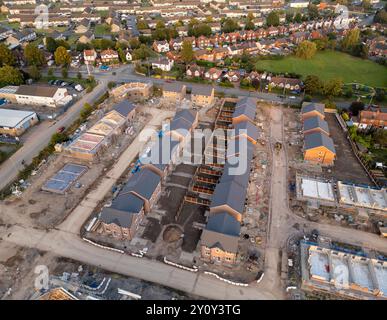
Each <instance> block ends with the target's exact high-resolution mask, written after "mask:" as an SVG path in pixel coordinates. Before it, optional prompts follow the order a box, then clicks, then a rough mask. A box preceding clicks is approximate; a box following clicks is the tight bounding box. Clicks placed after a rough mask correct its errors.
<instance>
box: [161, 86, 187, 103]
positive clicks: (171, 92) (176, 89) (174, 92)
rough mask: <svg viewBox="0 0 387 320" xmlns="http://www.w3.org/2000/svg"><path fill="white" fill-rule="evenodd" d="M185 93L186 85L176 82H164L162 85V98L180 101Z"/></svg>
mask: <svg viewBox="0 0 387 320" xmlns="http://www.w3.org/2000/svg"><path fill="white" fill-rule="evenodd" d="M185 95H186V86H185V85H184V84H181V83H178V82H172V83H165V84H164V86H163V98H165V99H167V100H170V101H173V102H181V101H182V100H183V99H184V98H185Z"/></svg>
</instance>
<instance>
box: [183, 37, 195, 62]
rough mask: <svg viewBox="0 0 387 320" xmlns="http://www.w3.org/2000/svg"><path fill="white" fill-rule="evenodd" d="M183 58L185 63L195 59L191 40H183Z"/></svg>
mask: <svg viewBox="0 0 387 320" xmlns="http://www.w3.org/2000/svg"><path fill="white" fill-rule="evenodd" d="M181 59H182V60H183V61H184V62H185V63H189V62H191V61H192V60H193V59H194V52H193V49H192V43H191V41H187V40H185V41H183V45H182V48H181Z"/></svg>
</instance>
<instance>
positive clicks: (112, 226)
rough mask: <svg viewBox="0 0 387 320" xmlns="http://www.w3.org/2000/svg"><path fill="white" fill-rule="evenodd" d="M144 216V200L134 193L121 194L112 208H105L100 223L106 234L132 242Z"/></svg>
mask: <svg viewBox="0 0 387 320" xmlns="http://www.w3.org/2000/svg"><path fill="white" fill-rule="evenodd" d="M143 216H144V200H142V199H141V198H139V197H137V196H135V195H134V194H132V193H128V194H127V193H125V192H120V193H119V194H118V196H117V197H116V198H115V199H113V201H112V205H111V206H110V207H104V208H103V210H102V212H101V214H100V216H99V219H98V221H99V224H100V226H101V232H103V233H104V234H106V235H109V236H112V237H114V238H119V239H126V240H130V239H132V238H133V237H134V235H135V233H136V230H137V227H138V225H139V223H140V222H141V220H142V219H143Z"/></svg>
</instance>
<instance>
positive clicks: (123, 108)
mask: <svg viewBox="0 0 387 320" xmlns="http://www.w3.org/2000/svg"><path fill="white" fill-rule="evenodd" d="M113 110H114V111H116V112H118V113H119V114H120V115H122V116H123V117H125V118H126V119H128V120H133V119H134V117H135V116H136V105H134V104H133V103H131V102H129V101H128V100H123V101H121V102H119V103H116V104H115V105H114V106H113Z"/></svg>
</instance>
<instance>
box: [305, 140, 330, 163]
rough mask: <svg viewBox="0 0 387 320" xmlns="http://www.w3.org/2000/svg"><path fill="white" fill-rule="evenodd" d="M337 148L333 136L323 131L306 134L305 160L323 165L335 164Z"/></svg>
mask: <svg viewBox="0 0 387 320" xmlns="http://www.w3.org/2000/svg"><path fill="white" fill-rule="evenodd" d="M335 158H336V149H335V145H334V143H333V140H332V138H331V137H329V136H327V135H326V134H325V133H322V132H313V133H309V134H306V135H305V136H304V160H305V161H308V162H313V163H319V164H321V165H333V162H334V160H335Z"/></svg>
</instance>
